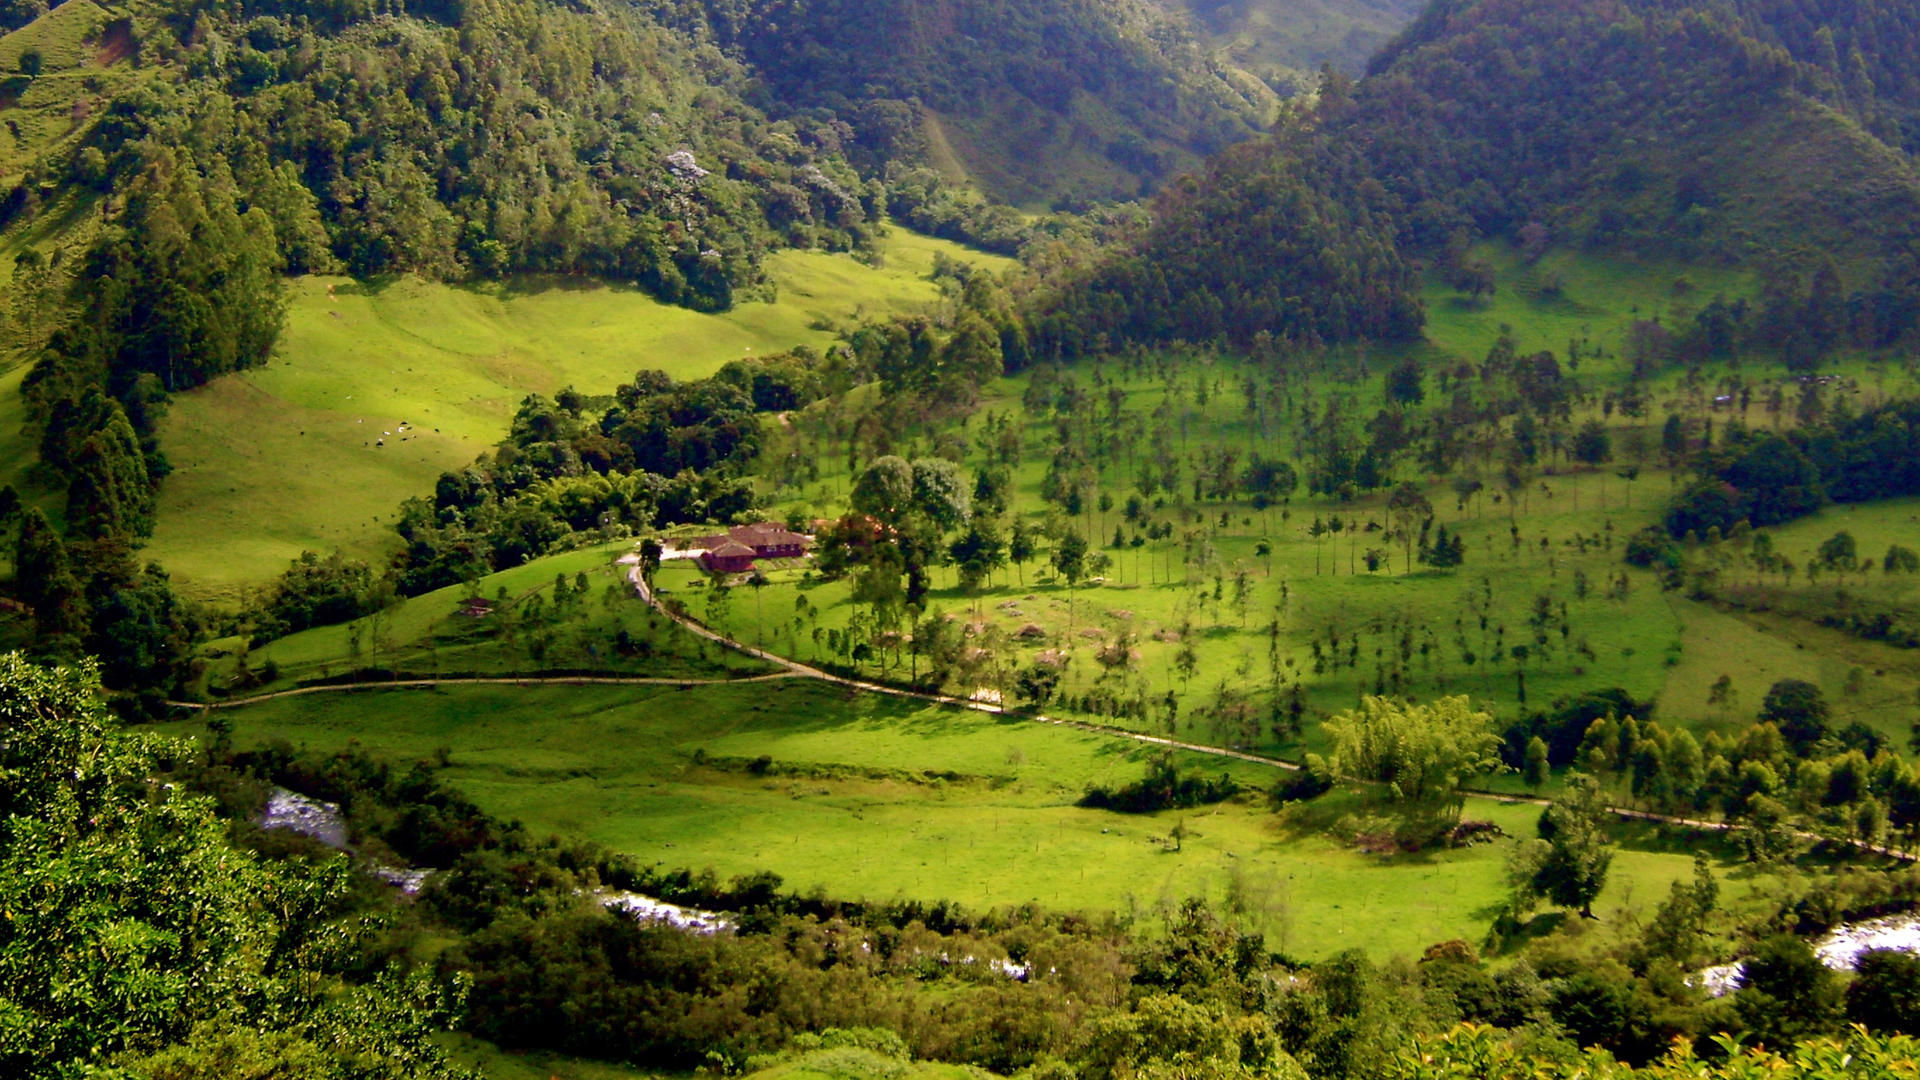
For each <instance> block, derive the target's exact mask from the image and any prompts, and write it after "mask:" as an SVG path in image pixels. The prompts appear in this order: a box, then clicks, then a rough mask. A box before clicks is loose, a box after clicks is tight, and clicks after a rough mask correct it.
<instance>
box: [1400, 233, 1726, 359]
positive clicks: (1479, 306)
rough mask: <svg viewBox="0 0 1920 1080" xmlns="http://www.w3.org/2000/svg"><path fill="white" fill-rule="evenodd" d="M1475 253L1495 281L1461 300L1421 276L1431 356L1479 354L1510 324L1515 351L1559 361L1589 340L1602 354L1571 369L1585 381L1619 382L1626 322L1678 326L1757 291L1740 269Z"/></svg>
mask: <svg viewBox="0 0 1920 1080" xmlns="http://www.w3.org/2000/svg"><path fill="white" fill-rule="evenodd" d="M1475 255H1476V256H1477V257H1479V258H1482V259H1485V260H1486V261H1487V262H1488V263H1489V264H1491V265H1492V266H1493V268H1494V273H1495V276H1496V279H1497V281H1498V287H1497V288H1496V290H1495V292H1494V294H1493V295H1492V296H1491V297H1488V298H1486V299H1484V300H1482V301H1479V302H1477V303H1476V302H1469V301H1468V300H1467V299H1465V298H1464V297H1462V296H1461V295H1460V294H1459V293H1458V292H1456V291H1454V290H1453V289H1451V288H1448V287H1447V286H1446V285H1444V284H1442V283H1441V282H1440V281H1438V280H1437V279H1432V278H1430V279H1429V281H1428V284H1427V286H1426V288H1425V290H1424V291H1423V295H1422V300H1423V301H1424V302H1425V304H1426V309H1427V328H1426V337H1427V341H1428V343H1429V345H1430V346H1431V348H1432V349H1433V351H1434V352H1435V353H1436V354H1437V355H1444V356H1452V357H1462V358H1466V359H1470V360H1473V361H1476V362H1477V361H1478V360H1479V359H1480V358H1481V357H1483V356H1485V355H1486V353H1487V349H1488V348H1489V347H1491V346H1492V344H1493V342H1494V339H1495V338H1497V337H1499V335H1500V328H1501V327H1502V326H1506V327H1511V328H1512V330H1513V336H1514V340H1515V342H1516V344H1517V345H1518V347H1519V350H1520V352H1521V353H1522V355H1525V354H1527V353H1530V352H1538V351H1540V350H1542V349H1547V350H1551V351H1552V352H1553V353H1554V354H1555V355H1557V356H1559V357H1560V359H1561V361H1562V362H1563V363H1564V362H1565V361H1566V358H1567V344H1568V343H1569V342H1573V341H1580V342H1584V343H1586V345H1585V346H1583V349H1584V348H1585V347H1586V346H1597V347H1598V348H1599V349H1600V350H1601V351H1602V352H1603V353H1604V354H1605V355H1603V356H1601V357H1599V358H1596V359H1583V360H1582V361H1581V362H1580V364H1581V366H1580V367H1579V369H1578V370H1576V371H1575V372H1574V374H1575V375H1576V376H1578V377H1580V378H1581V379H1582V380H1583V381H1585V382H1588V383H1594V382H1601V383H1611V382H1614V381H1619V380H1623V379H1624V376H1625V374H1626V372H1627V368H1626V366H1625V365H1624V364H1623V363H1622V362H1621V357H1620V352H1621V346H1622V345H1623V344H1624V342H1625V340H1626V332H1627V330H1628V328H1629V327H1631V326H1632V325H1633V324H1634V323H1635V322H1639V321H1642V320H1654V319H1657V320H1659V321H1660V322H1661V323H1663V324H1664V325H1667V326H1670V327H1675V328H1677V327H1679V326H1681V325H1684V324H1685V323H1686V322H1687V321H1688V320H1691V319H1692V318H1693V316H1694V314H1695V313H1697V312H1698V311H1699V310H1700V308H1702V307H1704V306H1705V305H1706V304H1707V303H1709V302H1711V301H1712V300H1713V298H1714V297H1715V296H1720V295H1724V296H1726V297H1727V298H1728V299H1730V300H1732V299H1738V298H1740V297H1742V296H1752V295H1754V294H1755V293H1757V291H1758V286H1757V283H1756V282H1754V281H1753V280H1752V277H1751V275H1749V274H1747V273H1745V272H1743V271H1734V270H1727V269H1723V268H1717V267H1710V266H1692V265H1686V264H1682V263H1673V262H1629V261H1624V260H1621V259H1618V258H1596V257H1594V256H1591V255H1587V254H1584V253H1581V252H1578V251H1568V250H1554V251H1549V252H1547V253H1546V254H1545V255H1543V256H1541V257H1540V259H1539V260H1538V261H1536V262H1532V263H1529V262H1528V261H1527V260H1525V259H1524V258H1522V257H1521V256H1520V254H1519V253H1517V252H1515V251H1514V250H1513V249H1511V248H1507V247H1504V246H1501V245H1493V244H1487V245H1482V246H1481V247H1480V248H1479V249H1477V250H1476V252H1475Z"/></svg>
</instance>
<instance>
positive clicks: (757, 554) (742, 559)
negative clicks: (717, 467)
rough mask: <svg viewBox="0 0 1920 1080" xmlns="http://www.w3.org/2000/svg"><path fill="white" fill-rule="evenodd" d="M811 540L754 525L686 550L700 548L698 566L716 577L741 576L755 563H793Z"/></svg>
mask: <svg viewBox="0 0 1920 1080" xmlns="http://www.w3.org/2000/svg"><path fill="white" fill-rule="evenodd" d="M812 545H813V538H812V537H810V536H804V535H802V534H800V533H797V532H792V531H790V530H788V529H785V528H782V527H781V526H779V525H775V524H773V523H772V522H766V521H757V522H754V523H753V524H751V525H736V526H734V527H733V528H731V529H729V530H727V532H726V533H724V534H722V535H720V536H704V537H701V538H700V539H698V540H693V541H690V542H689V543H688V545H687V546H688V547H693V548H704V549H705V554H703V555H701V556H700V565H701V566H704V567H705V568H706V569H707V570H709V571H711V572H713V573H716V574H743V573H746V572H747V571H749V570H752V569H753V561H754V560H755V559H797V558H800V557H802V556H804V555H805V554H806V553H807V549H808V548H810V547H811V546H812Z"/></svg>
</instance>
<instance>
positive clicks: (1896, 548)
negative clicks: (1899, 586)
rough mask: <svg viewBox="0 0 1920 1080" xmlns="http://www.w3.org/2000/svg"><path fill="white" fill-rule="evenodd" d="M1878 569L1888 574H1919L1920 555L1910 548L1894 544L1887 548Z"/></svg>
mask: <svg viewBox="0 0 1920 1080" xmlns="http://www.w3.org/2000/svg"><path fill="white" fill-rule="evenodd" d="M1880 569H1881V570H1883V571H1885V572H1886V573H1889V574H1920V555H1916V554H1914V551H1913V549H1912V548H1910V547H1907V546H1905V545H1902V544H1894V545H1892V546H1891V547H1889V548H1887V556H1886V558H1885V559H1883V560H1881V562H1880Z"/></svg>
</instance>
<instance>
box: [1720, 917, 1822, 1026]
mask: <svg viewBox="0 0 1920 1080" xmlns="http://www.w3.org/2000/svg"><path fill="white" fill-rule="evenodd" d="M1733 1004H1734V1011H1735V1012H1736V1013H1738V1014H1739V1016H1740V1018H1741V1020H1743V1021H1744V1022H1745V1023H1746V1026H1747V1030H1748V1031H1750V1032H1751V1033H1752V1034H1753V1037H1754V1039H1755V1041H1757V1042H1761V1043H1764V1044H1766V1045H1767V1046H1771V1047H1780V1048H1785V1047H1788V1046H1792V1045H1793V1044H1795V1043H1798V1042H1802V1041H1804V1040H1806V1039H1810V1038H1814V1037H1817V1036H1821V1035H1831V1034H1833V1033H1834V1032H1835V1031H1837V1030H1839V1027H1840V1018H1841V992H1840V987H1839V985H1838V983H1837V982H1836V980H1835V979H1834V975H1833V972H1831V971H1829V970H1827V966H1826V965H1825V964H1823V963H1821V962H1820V958H1819V957H1818V956H1815V955H1814V953H1813V949H1812V947H1811V946H1809V945H1808V944H1807V943H1806V942H1804V941H1802V940H1800V939H1799V938H1797V937H1793V936H1791V935H1787V934H1777V935H1775V936H1773V937H1770V938H1767V939H1765V940H1764V941H1762V942H1760V944H1759V946H1758V947H1756V948H1755V949H1754V952H1753V955H1752V956H1750V957H1748V958H1747V961H1746V963H1744V964H1742V965H1741V967H1740V989H1739V993H1737V994H1735V995H1734V999H1733Z"/></svg>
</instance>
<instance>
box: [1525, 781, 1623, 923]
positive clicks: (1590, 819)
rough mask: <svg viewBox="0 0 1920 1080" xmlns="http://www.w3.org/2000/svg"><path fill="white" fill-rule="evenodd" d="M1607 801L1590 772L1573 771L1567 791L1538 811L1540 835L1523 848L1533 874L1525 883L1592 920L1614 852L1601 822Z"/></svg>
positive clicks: (1539, 895)
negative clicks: (1588, 773)
mask: <svg viewBox="0 0 1920 1080" xmlns="http://www.w3.org/2000/svg"><path fill="white" fill-rule="evenodd" d="M1606 817H1607V805H1606V799H1605V796H1604V794H1603V793H1602V792H1601V790H1600V784H1599V782H1598V781H1596V780H1594V779H1593V778H1592V777H1590V776H1586V775H1584V774H1581V773H1572V774H1570V775H1568V777H1567V784H1566V790H1565V791H1564V792H1563V793H1562V794H1561V796H1560V797H1559V798H1557V799H1555V800H1554V801H1553V803H1552V805H1550V806H1548V807H1547V808H1546V810H1544V811H1542V812H1541V814H1540V824H1539V831H1540V839H1539V840H1537V841H1534V842H1533V843H1532V844H1530V845H1527V846H1526V847H1525V848H1523V849H1522V852H1521V853H1520V854H1517V855H1516V858H1517V859H1524V860H1526V861H1527V862H1528V863H1529V864H1530V865H1531V868H1532V876H1531V877H1530V878H1529V879H1528V880H1527V881H1526V883H1525V886H1524V887H1525V888H1527V889H1530V890H1531V892H1532V894H1533V895H1534V896H1537V897H1540V898H1542V899H1545V900H1547V901H1549V902H1551V903H1554V904H1557V905H1559V906H1561V907H1564V908H1572V909H1574V910H1576V911H1578V912H1580V915H1581V917H1582V918H1587V919H1591V918H1593V917H1594V914H1593V902H1594V901H1595V900H1596V899H1598V898H1599V896H1600V890H1601V889H1602V888H1604V887H1605V886H1606V883H1607V870H1608V868H1609V867H1610V866H1612V864H1613V852H1612V851H1611V850H1610V849H1609V848H1608V846H1607V837H1606V833H1605V831H1604V830H1603V828H1602V826H1603V825H1604V824H1605V821H1606Z"/></svg>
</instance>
